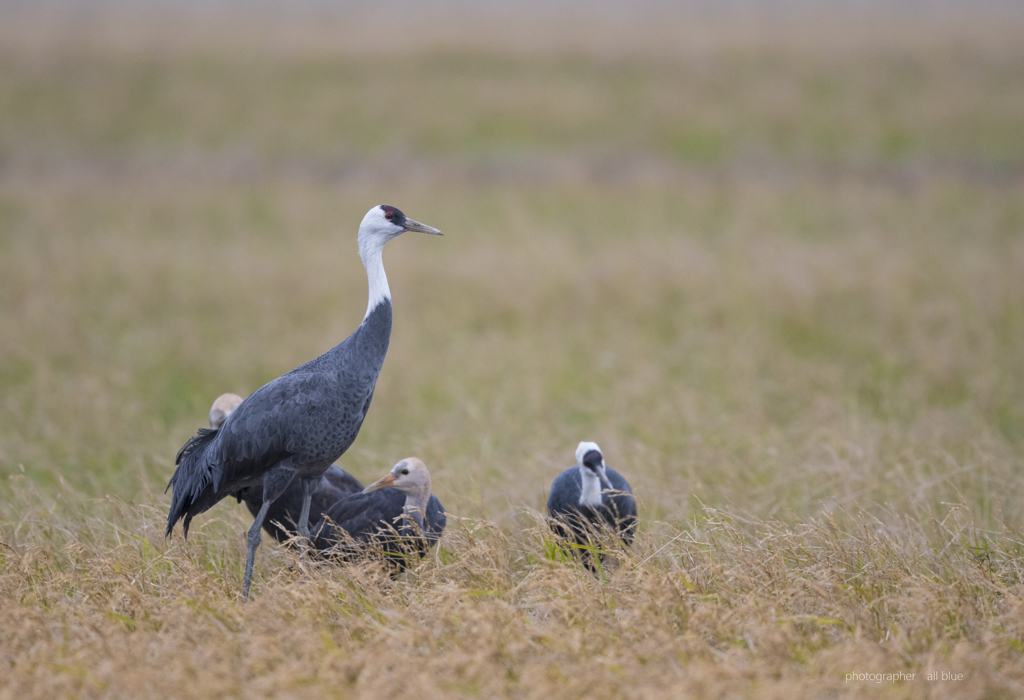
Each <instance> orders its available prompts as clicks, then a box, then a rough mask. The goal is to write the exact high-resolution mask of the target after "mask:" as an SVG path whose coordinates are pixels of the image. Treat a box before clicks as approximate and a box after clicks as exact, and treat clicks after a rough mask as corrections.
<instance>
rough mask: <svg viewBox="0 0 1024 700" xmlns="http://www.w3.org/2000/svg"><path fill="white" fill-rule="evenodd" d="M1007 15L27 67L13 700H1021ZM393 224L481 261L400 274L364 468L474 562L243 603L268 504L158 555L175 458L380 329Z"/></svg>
mask: <svg viewBox="0 0 1024 700" xmlns="http://www.w3.org/2000/svg"><path fill="white" fill-rule="evenodd" d="M993 17H994V15H987V16H980V17H976V18H974V20H973V21H971V22H968V21H962V22H959V23H956V22H954V23H948V22H947V23H945V24H943V23H942V22H939V21H938V20H936V21H926V22H922V23H912V24H913V27H912V28H910V29H907V31H906V32H904V33H902V34H901V32H900V31H899V22H896V21H894V22H892V23H885V22H882V23H874V24H873V23H872V22H862V23H860V24H858V25H857V31H855V32H850V33H849V34H843V35H842V41H839V40H838V39H837V40H836V41H835V42H831V41H826V40H825V39H824V38H823V37H827V36H828V33H827V32H825V31H824V30H823V32H820V33H807V32H804V33H802V34H801V33H800V32H791V33H789V34H786V33H783V34H780V35H776V34H773V33H768V34H765V33H764V32H763V29H764V27H761V31H762V33H761V34H758V33H757V32H754V31H753V30H754V29H757V27H758V26H759V25H757V23H754V24H753V25H749V26H746V25H744V26H743V27H739V28H737V25H729V26H730V27H731V29H730V28H728V27H727V28H723V26H724V25H715V26H716V27H717V29H716V30H715V31H718V32H719V33H717V34H716V33H715V32H713V31H710V30H709V31H706V32H702V31H699V29H700V26H699V25H696V26H695V25H693V24H692V23H686V24H685V28H684V27H683V24H678V25H675V26H676V27H677V28H678V29H679V32H680V34H679V36H687V37H689V39H688V40H687V42H682V43H683V44H684V45H683V46H682V47H680V46H677V45H675V44H672V42H670V41H668V39H666V38H665V37H670V36H672V27H673V25H671V24H670V23H669V24H658V28H657V30H656V31H655V32H654V33H653V36H652V37H651V41H650V45H647V44H645V43H644V42H643V41H642V38H643V36H644V35H643V33H642V32H634V30H635V27H633V28H631V27H632V25H630V27H625V28H623V30H622V31H621V32H616V31H615V30H614V26H615V25H613V24H608V23H607V22H605V24H603V25H601V26H603V27H604V29H603V30H602V31H604V32H607V36H614V37H615V41H614V42H610V43H602V42H601V41H598V40H597V39H595V37H599V36H601V35H600V34H595V35H587V37H589V38H586V37H585V38H586V40H584V38H581V39H579V40H578V41H577V42H576V43H575V44H572V45H570V46H568V47H566V46H559V45H558V44H557V42H552V41H550V40H548V39H545V38H544V37H545V36H546V35H545V34H544V32H538V33H536V34H531V35H529V36H528V37H526V38H525V39H523V40H522V41H521V42H519V43H516V42H515V41H512V40H511V34H509V33H505V34H502V37H503V38H502V41H497V40H495V41H494V42H492V43H488V41H485V39H486V38H487V35H486V34H474V36H473V40H472V41H469V40H467V41H466V42H465V43H460V42H458V41H455V40H454V39H453V38H452V35H451V32H452V31H453V30H452V29H451V26H449V25H444V31H441V30H440V29H438V27H439V26H441V25H432V26H433V29H431V28H430V27H427V29H430V31H426V30H425V34H426V35H429V38H430V40H429V41H428V42H426V48H421V49H419V50H409V51H407V52H403V53H400V54H399V55H394V56H390V57H388V58H386V59H378V58H377V57H373V56H368V55H366V54H365V53H363V52H362V51H361V50H359V48H358V45H355V46H349V47H347V48H346V50H338V49H337V47H332V46H331V45H330V42H327V44H325V43H324V41H326V40H325V39H324V38H323V37H324V35H325V32H326V30H325V29H324V27H320V28H319V29H317V30H316V31H314V32H313V33H312V34H310V35H309V36H310V37H314V38H313V39H311V40H310V42H309V46H306V48H305V49H303V46H304V44H303V42H301V41H292V40H287V41H286V40H285V39H282V41H284V43H285V44H287V46H279V45H276V44H273V42H271V43H272V44H273V45H272V46H270V47H269V48H268V47H261V46H260V45H259V42H253V41H252V37H251V36H248V35H245V33H244V32H241V33H240V34H239V35H237V36H235V39H237V42H238V43H231V41H228V42H227V43H226V44H225V45H226V46H230V47H237V46H239V45H244V46H245V51H244V52H242V53H241V54H237V55H236V54H235V53H233V50H234V49H233V48H232V50H226V49H225V48H224V46H225V45H220V46H218V45H214V44H212V43H211V42H210V41H209V38H208V37H206V38H204V35H203V33H202V32H199V33H198V34H195V35H188V36H184V38H183V37H182V36H179V35H174V34H173V33H170V34H169V33H166V32H164V33H163V34H161V36H165V37H167V41H166V42H155V43H154V45H152V46H150V45H148V44H145V43H144V42H139V41H138V36H136V35H134V34H131V35H130V36H129V38H131V37H134V38H135V39H134V42H133V41H128V42H126V43H118V42H116V41H113V40H112V39H111V34H110V33H104V31H100V30H99V29H97V30H96V33H93V34H89V33H88V32H86V33H84V34H83V35H82V36H80V37H78V38H79V39H81V40H80V41H71V42H67V43H62V42H61V41H58V40H56V39H55V38H54V37H57V38H59V37H60V36H61V34H60V33H59V32H56V30H54V29H53V25H52V24H47V23H45V22H44V23H43V24H37V25H33V26H36V28H37V29H38V28H39V27H43V28H44V29H45V31H43V30H39V31H36V33H35V34H33V33H32V32H30V31H25V32H23V33H21V34H19V35H18V36H14V35H12V34H11V30H10V25H8V26H7V27H5V28H4V29H3V30H2V31H0V472H2V473H3V475H4V484H3V485H0V498H2V502H0V601H2V605H0V610H2V615H0V676H2V678H3V682H2V683H0V698H15V697H29V696H31V697H60V696H74V697H93V696H114V697H139V696H152V697H182V696H222V695H232V696H245V697H255V696H300V695H302V696H307V695H310V694H318V695H327V696H339V697H364V696H366V697H377V696H385V697H389V696H398V695H401V694H403V693H405V694H409V695H417V696H422V697H440V696H449V697H494V696H509V697H559V698H562V697H567V698H568V697H588V698H589V697H635V698H660V697H666V698H670V697H671V698H677V697H702V698H703V697H707V698H715V697H721V698H726V697H728V698H732V697H752V698H753V697H756V698H772V697H779V698H787V700H788V699H789V698H794V697H825V698H839V697H850V698H856V697H900V698H945V697H957V698H1011V697H1018V696H1021V695H1022V693H1024V671H1022V670H1021V669H1022V668H1024V587H1022V581H1021V573H1022V572H1021V568H1022V566H1021V565H1022V561H1024V551H1022V547H1024V544H1022V543H1024V519H1022V516H1021V509H1020V504H1021V502H1022V500H1024V481H1022V471H1024V203H1022V200H1021V195H1020V192H1021V191H1022V190H1024V187H1022V185H1024V178H1022V173H1024V51H1022V49H1021V48H1020V47H1021V46H1024V40H1022V41H1011V40H1009V39H1008V38H1007V37H1017V38H1021V37H1020V29H1019V27H1016V26H1015V25H1014V24H1013V23H1008V22H999V24H1000V28H999V31H998V33H997V34H993V33H991V32H988V29H989V28H990V27H991V26H992V24H993V22H994V21H995V20H993ZM598 19H600V18H598ZM719 19H721V18H719ZM933 19H934V18H933ZM677 20H678V18H677ZM904 20H905V18H904ZM904 20H900V21H904ZM595 21H596V20H595ZM716 21H717V20H716ZM467 22H468V20H467ZM598 24H600V23H599V22H598ZM712 24H714V23H712ZM940 25H941V26H940ZM26 26H27V25H26ZM466 26H470V25H469V24H467V25H466ZM708 26H710V25H708ZM822 26H827V27H830V29H828V31H832V32H834V36H835V37H839V36H840V34H842V32H839V31H838V29H837V28H839V29H841V28H842V23H841V22H832V23H831V24H829V23H828V22H826V23H825V25H822ZM904 26H906V25H904ZM610 27H611V28H610ZM93 29H96V28H95V27H93ZM100 29H102V27H100ZM293 29H294V28H292V29H291V30H289V31H292V30H293ZM434 30H437V31H434ZM34 31H35V30H34ZM55 32H56V33H55ZM111 32H114V33H116V31H115V30H111ZM446 32H447V33H446ZM751 32H753V33H751ZM76 36H77V35H76ZM901 36H905V37H906V38H907V41H905V42H901V41H899V40H898V39H899V37H901ZM83 37H84V38H83ZM197 37H198V38H197ZM239 37H241V38H239ZM446 37H447V38H446ZM638 37H639V38H638ZM658 37H661V38H660V39H659V38H658ZM743 37H748V38H749V37H760V38H759V39H758V40H757V41H754V40H750V41H749V42H748V41H746V40H742V39H743ZM787 37H788V38H787ZM800 37H803V38H800ZM588 42H590V43H588ZM535 43H536V44H537V45H534V44H535ZM392 95H403V96H406V95H411V96H412V97H414V98H416V105H417V109H415V110H412V109H403V110H399V111H394V110H391V109H388V108H387V105H388V101H387V98H388V97H390V96H392ZM384 201H386V202H388V203H392V204H395V205H397V206H400V207H402V208H403V209H404V210H405V211H406V212H407V213H409V214H410V215H411V216H414V217H415V218H417V219H419V220H422V221H425V222H427V223H430V224H432V225H436V226H438V227H439V228H441V229H443V230H444V231H445V232H446V234H447V235H446V237H445V238H443V239H439V240H438V239H427V238H426V237H423V238H403V239H402V240H399V241H396V242H395V243H393V244H392V245H391V246H389V249H388V252H387V255H386V258H387V259H386V264H387V268H388V273H389V278H390V281H391V288H392V292H393V295H394V299H395V308H396V322H395V330H394V335H393V338H392V348H391V351H390V354H389V357H388V360H387V363H386V364H385V368H384V371H383V373H382V376H381V379H380V382H379V384H378V388H377V394H376V397H375V400H374V407H373V410H372V411H371V414H370V416H369V418H368V420H367V422H366V425H365V426H364V428H363V430H362V433H361V435H360V437H359V440H358V441H357V443H356V445H355V446H354V448H353V450H352V451H351V452H350V453H349V454H348V455H346V456H345V458H344V460H343V462H342V465H343V466H344V467H345V468H346V469H349V470H350V471H352V472H353V473H355V474H356V475H357V476H359V477H360V478H362V479H363V480H364V481H365V480H368V479H375V478H377V476H379V475H381V474H382V472H383V470H384V469H386V468H388V467H389V466H390V465H391V464H393V463H394V462H395V461H396V460H397V459H399V458H401V457H404V456H407V455H412V454H415V455H417V456H420V457H421V458H423V459H424V461H425V462H426V463H427V464H428V465H429V467H430V468H431V472H432V475H433V476H434V485H435V489H436V491H437V494H438V496H439V497H440V498H441V499H442V501H443V502H444V503H445V505H446V506H447V508H448V509H449V511H450V512H451V513H452V514H453V515H452V519H451V524H450V526H449V530H448V532H446V534H445V536H444V538H443V540H442V542H441V545H440V547H439V548H438V550H437V551H436V552H434V553H432V554H431V556H430V557H428V559H427V560H425V561H424V562H423V563H422V564H421V565H420V566H419V567H418V568H416V569H415V570H413V571H411V572H409V573H407V574H405V575H403V576H402V577H401V578H400V579H399V580H397V581H394V582H392V581H390V580H389V579H388V578H387V577H386V576H383V575H381V573H380V572H378V571H375V570H374V569H373V568H372V567H369V566H366V567H352V566H349V567H339V566H322V567H319V568H317V569H315V570H314V571H313V572H311V574H310V575H309V576H308V577H307V578H304V577H303V575H302V574H301V573H300V572H299V570H298V569H297V567H296V560H295V558H294V556H293V554H292V553H291V552H290V551H289V550H287V549H285V548H281V547H277V546H276V545H274V544H272V543H270V542H269V541H266V540H265V541H264V544H263V546H262V547H261V549H260V553H259V556H258V558H257V569H256V577H255V579H254V585H253V590H254V594H255V596H254V599H253V600H252V601H249V602H245V601H243V600H241V599H240V597H239V590H240V579H241V571H242V563H243V558H244V538H243V536H242V533H243V532H244V530H245V529H246V528H247V527H248V524H249V517H248V514H247V513H246V512H245V510H244V508H242V507H238V506H236V505H235V504H229V503H224V504H221V505H220V506H218V507H217V508H215V509H214V510H213V511H211V512H210V513H208V514H206V515H205V516H203V517H201V518H199V519H198V520H197V521H195V523H194V524H193V533H194V534H193V536H192V537H191V539H190V540H189V541H188V542H185V541H183V540H182V539H181V537H180V535H176V536H175V537H173V538H171V539H170V540H165V539H164V538H163V536H162V528H163V522H164V519H165V517H166V507H167V499H166V496H164V495H162V489H163V486H164V484H165V483H166V480H167V478H168V477H169V475H170V473H171V471H172V469H173V465H172V457H173V455H174V454H175V452H176V450H177V448H178V447H179V446H180V445H181V443H183V442H184V440H185V439H186V438H187V437H188V435H189V434H191V433H192V432H193V431H194V429H195V427H196V425H198V424H201V423H202V421H203V420H204V419H205V415H206V411H207V410H208V408H209V404H210V402H211V401H212V400H213V398H214V397H216V396H217V395H218V394H220V393H222V392H224V391H235V392H238V393H240V394H246V393H248V392H250V391H252V390H253V389H254V388H256V387H258V386H259V385H260V384H262V383H263V382H265V381H268V380H269V379H272V378H273V377H275V376H277V375H279V374H280V373H282V372H284V371H286V370H288V369H290V368H291V367H293V366H295V365H296V364H298V363H300V362H302V361H304V360H306V359H308V358H310V357H312V356H314V355H315V354H317V353H319V352H321V351H323V350H324V349H325V348H327V347H329V346H330V345H331V344H332V343H334V342H337V341H338V340H339V339H341V338H343V337H344V336H345V335H346V334H347V333H348V332H350V331H351V329H352V328H354V326H355V324H356V323H358V321H359V319H360V318H361V315H362V311H363V308H364V303H365V278H364V276H363V273H362V270H361V268H360V267H359V263H358V258H357V257H356V255H355V246H354V240H353V239H354V234H355V231H354V229H355V226H356V224H357V222H358V220H359V218H360V217H361V216H362V214H363V213H364V212H365V210H366V209H367V208H368V206H370V205H371V204H374V203H377V202H384ZM580 439H594V440H597V441H598V442H599V443H600V444H601V445H602V446H603V447H604V448H605V451H606V453H607V455H608V456H609V463H611V464H612V465H613V466H615V468H616V469H618V470H620V471H621V472H622V473H624V474H626V475H627V476H628V477H629V479H630V481H631V482H632V484H633V486H634V489H635V490H636V492H637V494H638V497H639V500H640V504H641V519H642V524H641V528H640V531H639V533H638V537H637V542H636V544H635V546H634V547H633V549H632V551H630V552H628V553H623V554H621V555H619V556H617V557H616V561H615V562H614V563H613V564H612V565H611V566H610V567H609V568H608V569H607V571H605V572H604V575H603V576H601V577H595V576H592V575H590V574H589V573H587V572H586V571H585V570H583V569H582V568H580V567H577V566H574V565H572V564H571V563H568V562H566V561H564V559H563V557H561V556H560V555H559V552H558V551H557V549H556V548H555V547H554V546H553V544H552V542H551V540H550V536H549V534H548V533H547V531H546V529H545V528H544V526H543V523H542V522H541V521H540V519H539V512H540V510H541V509H542V507H543V503H544V498H545V495H546V493H545V492H546V488H547V486H548V485H549V484H550V482H551V480H552V479H553V477H554V476H555V475H556V474H557V473H558V471H560V470H561V469H563V468H564V467H565V466H567V462H568V461H570V460H571V455H572V449H573V447H574V445H575V444H576V442H577V441H579V440H580ZM943 671H945V672H952V673H959V674H963V675H964V677H965V680H963V681H960V682H948V681H947V682H942V681H936V682H931V681H927V680H925V678H926V674H928V673H929V672H939V673H941V672H943ZM851 672H857V673H895V672H904V673H914V674H917V675H916V679H915V680H914V681H907V682H900V683H881V684H876V683H870V682H865V681H858V682H846V674H848V673H851Z"/></svg>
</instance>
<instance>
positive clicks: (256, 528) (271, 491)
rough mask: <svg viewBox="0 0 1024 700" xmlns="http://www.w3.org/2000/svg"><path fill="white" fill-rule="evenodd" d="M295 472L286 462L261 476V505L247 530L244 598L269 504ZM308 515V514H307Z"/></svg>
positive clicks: (284, 487) (247, 592)
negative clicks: (247, 546) (247, 548)
mask: <svg viewBox="0 0 1024 700" xmlns="http://www.w3.org/2000/svg"><path fill="white" fill-rule="evenodd" d="M294 475H295V472H294V471H293V470H292V469H291V468H290V467H289V466H286V462H279V463H278V465H277V466H275V467H273V468H271V469H270V471H268V472H266V473H265V474H264V475H263V505H261V506H260V512H259V513H257V514H256V520H255V521H254V522H253V524H252V527H250V528H249V551H248V553H247V554H246V557H245V584H244V592H245V597H246V598H248V597H249V584H250V583H252V565H253V563H255V561H256V548H257V547H259V546H260V531H261V529H262V528H263V521H264V520H265V519H266V517H267V511H268V510H270V504H271V503H273V502H274V501H276V500H277V497H278V496H280V495H281V494H282V493H284V490H285V489H286V488H288V484H290V483H291V481H292V477H293V476H294ZM307 515H308V514H307Z"/></svg>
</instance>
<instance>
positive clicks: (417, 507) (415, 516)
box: [402, 492, 430, 534]
mask: <svg viewBox="0 0 1024 700" xmlns="http://www.w3.org/2000/svg"><path fill="white" fill-rule="evenodd" d="M429 500H430V493H429V492H428V493H426V494H419V495H417V496H408V495H407V496H406V497H405V507H404V508H402V512H404V513H405V514H406V515H407V516H408V517H409V518H411V519H412V521H413V522H414V523H416V525H417V527H419V529H420V534H426V532H427V524H426V520H425V517H426V514H427V502H428V501H429Z"/></svg>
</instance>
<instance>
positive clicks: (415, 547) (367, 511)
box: [312, 457, 448, 573]
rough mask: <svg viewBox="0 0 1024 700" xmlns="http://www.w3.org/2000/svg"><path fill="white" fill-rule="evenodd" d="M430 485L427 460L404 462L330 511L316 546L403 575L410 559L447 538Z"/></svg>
mask: <svg viewBox="0 0 1024 700" xmlns="http://www.w3.org/2000/svg"><path fill="white" fill-rule="evenodd" d="M430 483H431V482H430V473H429V472H428V471H427V468H426V465H424V464H423V462H422V461H420V460H418V459H416V458H415V457H409V458H406V459H403V460H402V461H400V462H399V463H398V464H396V465H395V466H394V467H392V468H391V471H390V472H389V473H388V475H387V476H385V477H384V478H383V479H380V480H379V481H377V482H375V483H373V484H370V485H369V486H367V487H366V489H364V490H363V491H362V492H361V493H357V494H353V495H351V496H347V497H345V498H343V499H341V500H340V501H338V502H337V503H335V504H334V505H332V506H331V507H330V508H328V509H327V510H326V511H325V512H324V516H323V518H322V519H321V521H320V522H319V523H317V524H316V525H315V526H313V529H312V532H313V538H314V540H313V541H314V544H315V545H316V548H317V549H318V550H320V551H321V552H325V553H326V554H328V556H332V557H338V558H342V559H355V558H366V557H370V558H379V559H382V560H384V561H385V562H386V563H388V564H389V565H390V566H391V567H392V569H393V571H395V572H396V573H397V572H398V571H401V570H402V569H404V568H405V567H406V566H407V565H408V560H409V557H410V556H412V555H416V556H422V555H423V554H424V553H426V551H427V549H429V548H430V547H431V546H432V545H433V544H434V543H436V542H437V541H438V540H439V539H440V538H441V533H442V532H443V531H444V528H445V525H446V524H447V521H448V519H447V517H446V516H445V513H444V507H443V506H442V505H441V502H440V501H439V500H438V499H437V497H436V496H434V495H433V494H432V493H431V492H430ZM368 545H369V546H368Z"/></svg>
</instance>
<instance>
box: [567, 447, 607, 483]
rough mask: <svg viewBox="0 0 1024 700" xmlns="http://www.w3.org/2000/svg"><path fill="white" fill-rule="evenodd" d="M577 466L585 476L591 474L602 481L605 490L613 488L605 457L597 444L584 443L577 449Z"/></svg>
mask: <svg viewBox="0 0 1024 700" xmlns="http://www.w3.org/2000/svg"><path fill="white" fill-rule="evenodd" d="M576 466H578V467H579V468H580V470H581V471H582V472H583V473H584V474H586V473H588V472H589V473H592V474H593V475H594V476H596V477H597V478H598V479H600V481H601V483H602V484H604V486H605V488H609V489H610V488H611V487H612V485H611V482H610V481H608V467H606V466H605V463H604V455H603V454H602V453H601V448H600V447H598V446H597V443H596V442H586V441H584V442H581V443H580V444H579V445H578V446H577V447H576Z"/></svg>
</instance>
